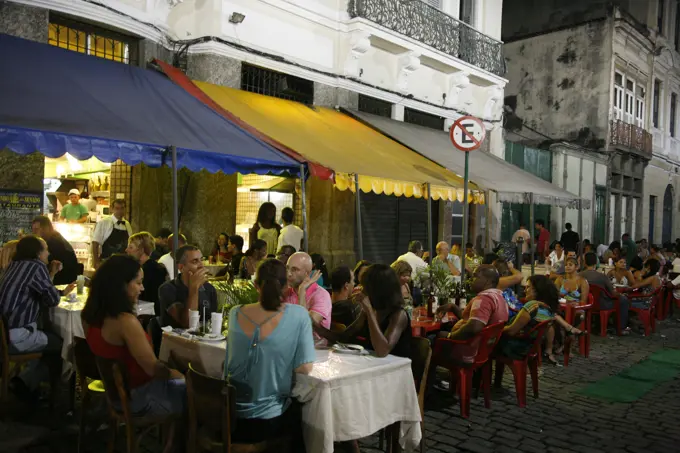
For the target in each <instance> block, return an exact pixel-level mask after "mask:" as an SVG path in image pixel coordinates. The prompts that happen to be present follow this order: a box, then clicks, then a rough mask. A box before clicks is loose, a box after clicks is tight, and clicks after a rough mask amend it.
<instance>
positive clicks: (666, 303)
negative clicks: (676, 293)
mask: <svg viewBox="0 0 680 453" xmlns="http://www.w3.org/2000/svg"><path fill="white" fill-rule="evenodd" d="M662 292H663V297H661V299H660V300H659V305H658V306H657V308H656V319H657V320H659V321H663V320H664V319H666V318H667V317H668V316H670V314H671V304H672V303H673V284H672V283H670V282H668V283H666V284H665V285H664V286H663V291H662Z"/></svg>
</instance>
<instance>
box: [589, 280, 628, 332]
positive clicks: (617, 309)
mask: <svg viewBox="0 0 680 453" xmlns="http://www.w3.org/2000/svg"><path fill="white" fill-rule="evenodd" d="M590 294H591V296H593V309H592V314H593V315H597V314H598V313H599V314H600V336H601V337H606V336H607V324H608V323H609V316H611V314H612V313H614V314H615V315H616V335H618V336H621V303H620V301H619V298H618V297H616V296H613V295H612V294H610V293H609V291H607V289H606V288H603V287H601V286H598V285H592V284H591V285H590ZM602 295H604V296H606V297H608V298H609V299H610V300H612V301H613V302H614V308H610V309H607V310H605V309H604V308H602V307H600V298H601V297H602Z"/></svg>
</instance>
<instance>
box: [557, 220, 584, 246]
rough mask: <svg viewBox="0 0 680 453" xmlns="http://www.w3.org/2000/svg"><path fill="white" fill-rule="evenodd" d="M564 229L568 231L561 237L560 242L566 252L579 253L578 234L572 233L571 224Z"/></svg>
mask: <svg viewBox="0 0 680 453" xmlns="http://www.w3.org/2000/svg"><path fill="white" fill-rule="evenodd" d="M564 228H565V229H566V230H567V231H565V232H564V233H562V236H561V237H560V242H561V243H562V246H563V247H564V250H566V251H567V252H578V243H579V241H580V238H579V235H578V233H576V232H574V231H571V223H567V224H565V225H564Z"/></svg>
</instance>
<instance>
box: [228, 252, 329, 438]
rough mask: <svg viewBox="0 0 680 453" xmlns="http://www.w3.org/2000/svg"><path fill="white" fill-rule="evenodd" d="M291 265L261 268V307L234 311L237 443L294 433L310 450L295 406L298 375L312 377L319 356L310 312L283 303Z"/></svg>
mask: <svg viewBox="0 0 680 453" xmlns="http://www.w3.org/2000/svg"><path fill="white" fill-rule="evenodd" d="M285 285H286V266H285V265H284V264H283V263H281V262H280V261H277V260H275V259H269V260H266V261H264V262H263V263H262V264H261V265H260V267H258V269H257V275H256V277H255V287H256V288H257V291H258V293H259V301H258V303H256V304H251V305H245V306H242V307H235V308H233V309H232V310H231V312H230V313H229V336H228V339H227V357H226V360H225V362H224V363H225V367H224V373H225V377H226V379H227V380H228V381H229V383H230V384H231V385H233V386H234V387H235V388H236V416H237V419H238V420H237V422H236V427H237V428H236V430H235V432H234V441H236V442H248V443H254V442H261V441H265V440H269V439H274V438H277V437H281V436H282V435H284V434H294V435H293V441H294V448H293V451H298V450H299V449H300V448H302V450H301V451H304V446H303V444H302V432H301V426H302V423H301V420H300V419H299V413H298V411H296V409H295V408H294V407H292V406H291V397H290V394H291V389H292V385H293V374H294V373H302V374H309V373H310V372H311V371H312V366H313V363H314V360H315V358H316V353H315V351H314V339H313V338H312V323H311V320H310V318H309V313H308V312H307V310H305V309H304V308H303V307H301V306H298V305H290V304H285V305H284V304H283V302H282V298H283V288H284V287H285Z"/></svg>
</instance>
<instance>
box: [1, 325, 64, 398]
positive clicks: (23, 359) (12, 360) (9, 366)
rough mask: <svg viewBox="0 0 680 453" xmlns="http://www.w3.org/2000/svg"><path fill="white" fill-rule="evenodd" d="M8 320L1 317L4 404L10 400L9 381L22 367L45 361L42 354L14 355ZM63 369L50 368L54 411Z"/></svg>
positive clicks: (26, 353)
mask: <svg viewBox="0 0 680 453" xmlns="http://www.w3.org/2000/svg"><path fill="white" fill-rule="evenodd" d="M7 325H8V323H7V319H6V318H5V317H4V316H2V317H0V358H2V363H0V368H2V382H1V383H0V385H1V387H0V401H2V402H3V403H5V402H7V400H8V398H9V381H10V379H12V378H13V377H14V376H16V375H17V374H18V373H19V370H20V365H23V364H25V363H28V362H30V361H32V360H41V359H43V353H42V352H25V353H13V352H11V351H10V346H9V329H7ZM60 372H61V369H59V370H53V369H51V368H50V375H51V376H50V386H51V389H50V391H51V394H50V408H51V409H53V408H54V406H55V401H56V396H57V388H58V386H59V379H60V377H61V376H60V375H59V373H60Z"/></svg>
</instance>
